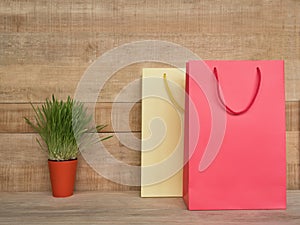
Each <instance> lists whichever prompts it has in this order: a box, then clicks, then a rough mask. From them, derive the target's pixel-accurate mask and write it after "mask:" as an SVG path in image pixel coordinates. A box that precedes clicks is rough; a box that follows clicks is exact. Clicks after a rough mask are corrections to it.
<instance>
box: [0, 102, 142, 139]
mask: <svg viewBox="0 0 300 225" xmlns="http://www.w3.org/2000/svg"><path fill="white" fill-rule="evenodd" d="M33 106H34V107H35V108H36V107H40V106H41V104H33ZM85 106H86V107H87V108H88V109H89V110H90V109H92V106H90V105H89V104H88V103H86V104H85ZM112 108H113V113H112ZM126 112H128V113H129V116H128V117H126V114H125V113H126ZM94 115H95V123H96V124H106V125H107V127H105V128H104V129H103V130H102V132H140V131H141V122H140V121H141V103H136V104H133V106H131V105H129V104H127V103H114V104H113V103H97V104H96V106H95V111H94ZM24 117H27V118H29V119H30V120H32V121H34V111H33V109H32V107H31V105H30V104H23V103H21V104H1V103H0V133H28V132H29V133H31V132H33V129H32V128H31V127H30V126H29V125H28V124H26V123H25V121H24Z"/></svg>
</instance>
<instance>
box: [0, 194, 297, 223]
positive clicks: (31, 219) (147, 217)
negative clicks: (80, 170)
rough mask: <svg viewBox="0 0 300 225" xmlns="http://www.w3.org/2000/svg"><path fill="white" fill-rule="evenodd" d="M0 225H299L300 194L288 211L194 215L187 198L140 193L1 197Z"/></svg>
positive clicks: (289, 198)
mask: <svg viewBox="0 0 300 225" xmlns="http://www.w3.org/2000/svg"><path fill="white" fill-rule="evenodd" d="M0 200H1V205H0V224H3V225H4V224H5V225H7V224H24V225H26V224H30V225H32V224H107V225H110V224H123V225H125V224H133V225H137V224H139V225H140V224H143V225H149V224H166V225H174V224H175V225H176V224H186V225H196V224H197V225H198V224H210V225H220V224H224V225H232V224H247V225H250V224H263V225H273V224H276V225H298V224H299V223H300V215H299V211H300V192H299V191H289V192H288V193H287V209H286V210H227V211H221V210H219V211H188V210H187V209H186V207H185V205H184V203H183V200H182V198H160V199H157V198H140V197H139V193H138V192H134V191H132V192H75V195H73V196H72V197H69V198H53V197H52V196H51V194H50V193H49V192H47V193H45V192H35V193H34V192H31V193H0Z"/></svg>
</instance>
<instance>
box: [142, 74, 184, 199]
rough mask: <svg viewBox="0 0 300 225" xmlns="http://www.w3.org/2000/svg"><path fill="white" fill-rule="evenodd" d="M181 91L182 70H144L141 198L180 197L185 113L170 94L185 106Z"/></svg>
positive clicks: (182, 88)
mask: <svg viewBox="0 0 300 225" xmlns="http://www.w3.org/2000/svg"><path fill="white" fill-rule="evenodd" d="M164 73H165V74H166V78H167V82H168V86H169V88H170V93H168V92H167V89H166V86H165V83H164V82H165V81H164V79H163V75H164ZM184 90H185V69H176V68H144V69H143V81H142V153H141V196H142V197H177V196H178V197H180V196H182V166H183V138H184V136H183V131H184V127H183V120H184V112H183V111H182V110H180V108H179V107H178V106H176V104H174V102H172V99H171V97H170V94H171V95H172V96H173V98H174V100H175V101H176V102H177V103H178V105H179V106H181V107H182V108H184V93H185V92H184ZM149 167H150V168H149Z"/></svg>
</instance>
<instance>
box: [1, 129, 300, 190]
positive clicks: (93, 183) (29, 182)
mask: <svg viewBox="0 0 300 225" xmlns="http://www.w3.org/2000/svg"><path fill="white" fill-rule="evenodd" d="M103 135H107V134H106V133H104V134H103ZM118 135H120V136H121V138H127V137H129V136H128V133H119V134H118ZM136 135H137V137H140V133H136ZM37 137H38V136H37V135H36V134H29V133H28V134H5V133H2V134H0V143H2V146H1V152H0V181H1V182H0V184H1V185H0V191H38V190H39V189H41V190H42V191H45V190H48V189H49V182H50V181H49V179H48V168H47V156H46V154H45V153H44V152H42V151H41V150H40V148H39V146H38V144H37V143H36V141H35V139H36V138H37ZM299 140H300V132H299V131H293V132H287V188H288V189H300V175H299V168H300V166H299V164H300V153H299ZM103 144H104V146H105V147H106V149H107V150H108V151H109V153H110V154H111V155H112V156H113V157H114V158H116V159H118V160H120V161H123V162H125V163H127V164H129V165H135V166H139V165H140V152H139V151H134V150H132V149H129V148H127V147H126V146H124V144H123V143H121V142H120V141H119V140H118V139H117V136H116V135H115V136H114V137H113V139H111V140H109V141H106V142H103ZM137 148H138V149H140V146H137ZM36 171H39V172H38V173H36ZM121 176H122V175H121ZM132 176H140V174H132ZM76 188H77V189H78V190H82V191H84V190H101V191H109V190H115V191H117V190H119V189H120V190H128V189H136V188H134V187H126V186H123V185H118V184H115V183H113V182H110V181H108V180H106V179H104V178H103V177H101V176H100V175H99V174H97V173H96V172H95V171H94V170H93V169H92V168H90V166H89V165H88V164H87V163H86V161H85V160H84V159H83V158H79V166H78V174H77V183H76Z"/></svg>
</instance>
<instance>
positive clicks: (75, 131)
mask: <svg viewBox="0 0 300 225" xmlns="http://www.w3.org/2000/svg"><path fill="white" fill-rule="evenodd" d="M31 106H32V108H33V110H34V113H35V116H34V122H32V121H30V120H29V119H28V118H25V121H26V123H28V124H29V125H30V126H31V127H32V128H33V129H34V130H35V131H36V132H37V133H38V134H39V135H40V137H41V139H42V140H43V142H44V143H41V142H40V141H39V139H37V142H38V144H39V145H40V147H41V148H42V149H45V150H46V151H47V153H48V166H49V172H50V180H51V187H52V194H53V196H54V197H67V196H71V195H72V194H73V190H74V184H75V177H76V168H77V156H78V154H79V148H78V145H77V141H78V140H80V139H82V138H83V137H84V135H85V134H87V133H89V132H90V131H91V129H89V125H90V122H91V119H92V117H91V115H88V113H87V109H86V108H85V107H84V105H83V103H80V102H78V101H75V100H73V99H71V97H68V98H67V100H66V101H65V102H64V101H58V100H57V99H56V98H55V97H54V95H52V99H46V102H45V103H44V104H43V105H42V106H41V107H36V108H35V107H34V106H33V105H31ZM104 127H105V125H101V126H98V127H97V131H100V130H101V129H103V128H104ZM110 137H111V136H108V137H104V138H102V139H101V140H100V141H103V140H105V139H108V138H110ZM91 142H93V140H89V141H85V142H81V144H85V145H88V144H90V143H91ZM81 147H84V146H81Z"/></svg>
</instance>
